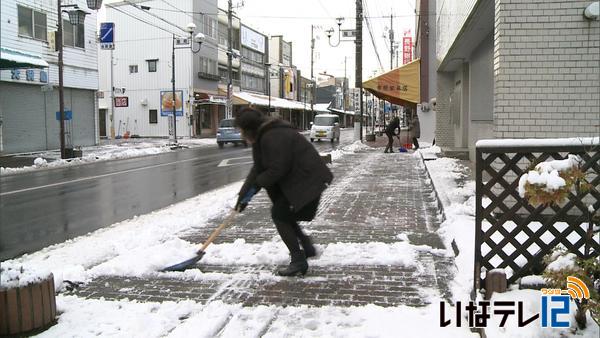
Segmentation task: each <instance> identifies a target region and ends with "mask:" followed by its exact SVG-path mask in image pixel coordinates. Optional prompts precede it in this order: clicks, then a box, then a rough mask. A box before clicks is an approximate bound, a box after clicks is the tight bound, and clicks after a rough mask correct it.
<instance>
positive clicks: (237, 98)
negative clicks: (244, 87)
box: [231, 92, 310, 110]
mask: <svg viewBox="0 0 600 338" xmlns="http://www.w3.org/2000/svg"><path fill="white" fill-rule="evenodd" d="M231 99H232V101H233V104H234V105H246V104H247V105H255V106H263V107H267V106H268V105H269V97H268V96H267V95H261V94H254V93H247V92H239V93H233V95H232V98H231ZM271 107H273V108H284V109H296V110H304V109H307V107H308V109H310V106H308V105H307V106H305V105H304V104H303V103H302V102H298V101H292V100H286V99H281V98H278V97H273V96H271Z"/></svg>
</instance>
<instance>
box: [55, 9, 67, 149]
mask: <svg viewBox="0 0 600 338" xmlns="http://www.w3.org/2000/svg"><path fill="white" fill-rule="evenodd" d="M57 3H58V20H57V21H58V31H57V32H56V45H57V46H58V109H59V111H60V113H59V114H60V158H63V159H64V158H66V152H65V95H64V93H63V66H64V65H63V39H62V37H63V25H62V24H63V23H62V4H61V0H58V1H57Z"/></svg>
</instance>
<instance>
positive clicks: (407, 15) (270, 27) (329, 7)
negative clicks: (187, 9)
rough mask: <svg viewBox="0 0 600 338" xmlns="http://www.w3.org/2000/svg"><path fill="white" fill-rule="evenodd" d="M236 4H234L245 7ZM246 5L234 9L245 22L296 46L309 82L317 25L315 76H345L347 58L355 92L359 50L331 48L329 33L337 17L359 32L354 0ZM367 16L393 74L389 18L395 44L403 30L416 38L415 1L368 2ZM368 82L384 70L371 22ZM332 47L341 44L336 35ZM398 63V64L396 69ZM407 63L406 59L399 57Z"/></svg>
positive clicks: (222, 1)
mask: <svg viewBox="0 0 600 338" xmlns="http://www.w3.org/2000/svg"><path fill="white" fill-rule="evenodd" d="M241 3H242V1H241V0H233V5H234V6H236V4H241ZM243 3H244V5H243V6H242V7H239V8H237V9H235V12H236V13H237V14H238V16H239V17H240V18H241V20H242V22H243V23H244V24H246V25H248V26H250V27H252V28H255V29H257V30H259V31H260V32H262V33H264V34H266V35H283V37H284V39H285V40H286V41H291V42H292V43H293V55H292V59H293V60H292V61H293V63H294V65H296V66H297V67H298V68H299V69H300V70H301V71H302V75H303V76H304V77H307V78H310V30H311V25H315V26H316V28H315V38H316V43H315V66H314V70H315V76H316V74H318V73H322V72H324V71H326V72H327V73H328V74H332V75H335V76H344V57H347V76H348V77H349V78H350V86H351V87H354V72H355V70H354V69H355V68H354V61H355V49H354V48H355V46H354V42H353V41H347V42H342V43H340V45H339V46H338V47H335V48H334V47H330V46H329V43H328V41H327V35H326V34H325V30H327V29H329V28H330V27H334V26H336V29H337V25H336V22H335V18H336V17H344V18H345V20H344V22H343V23H342V29H354V28H355V25H356V20H355V17H356V7H355V3H356V1H355V0H302V1H297V0H244V1H243ZM364 3H365V7H366V8H365V11H366V14H368V16H369V20H368V21H369V22H370V24H371V28H372V32H373V39H374V40H375V44H376V46H377V51H378V52H379V56H380V59H381V63H382V65H383V68H384V69H385V71H387V70H389V69H390V52H389V39H388V40H387V43H386V40H385V39H384V38H383V35H384V33H386V36H387V29H389V27H390V14H393V15H394V25H393V29H394V35H395V40H396V41H398V40H400V38H401V36H402V35H403V33H404V31H407V30H411V34H412V35H413V39H414V34H415V32H414V29H415V28H414V26H415V16H414V8H415V7H414V6H415V0H365V1H364ZM219 7H221V8H224V9H226V8H227V0H219ZM363 28H364V29H363V41H364V42H363V81H364V80H366V79H368V78H369V77H371V76H373V71H380V70H381V68H380V66H379V62H378V60H377V56H376V53H375V49H374V48H373V43H372V42H371V36H370V34H369V30H368V29H367V27H366V22H363ZM332 40H333V42H337V31H336V36H335V39H333V38H332ZM395 64H396V61H395V60H394V65H395ZM400 64H402V54H400Z"/></svg>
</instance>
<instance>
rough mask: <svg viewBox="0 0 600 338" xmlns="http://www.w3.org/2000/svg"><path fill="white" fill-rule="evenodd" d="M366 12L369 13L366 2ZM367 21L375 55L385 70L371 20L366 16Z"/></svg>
mask: <svg viewBox="0 0 600 338" xmlns="http://www.w3.org/2000/svg"><path fill="white" fill-rule="evenodd" d="M364 10H365V14H367V15H368V13H369V6H368V5H367V4H366V3H365V6H364ZM365 22H366V23H367V30H368V31H369V36H370V37H371V43H372V44H373V49H374V50H375V55H376V56H377V62H379V68H380V69H381V71H383V70H384V69H383V64H382V63H381V57H380V56H379V51H378V50H377V44H376V43H375V38H373V29H372V28H371V21H370V20H369V19H368V18H367V17H366V16H365Z"/></svg>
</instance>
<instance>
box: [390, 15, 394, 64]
mask: <svg viewBox="0 0 600 338" xmlns="http://www.w3.org/2000/svg"><path fill="white" fill-rule="evenodd" d="M393 25H394V15H393V14H390V70H392V69H394V28H393V27H394V26H393Z"/></svg>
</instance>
